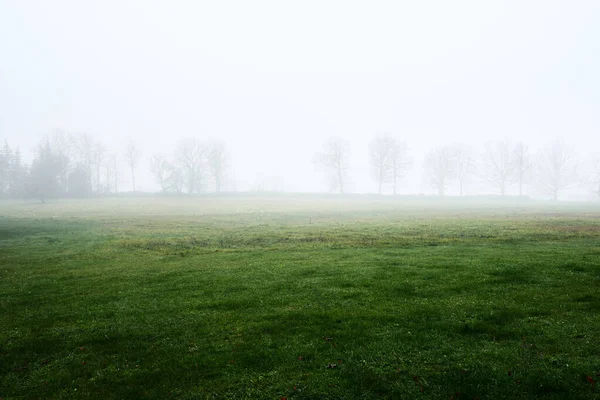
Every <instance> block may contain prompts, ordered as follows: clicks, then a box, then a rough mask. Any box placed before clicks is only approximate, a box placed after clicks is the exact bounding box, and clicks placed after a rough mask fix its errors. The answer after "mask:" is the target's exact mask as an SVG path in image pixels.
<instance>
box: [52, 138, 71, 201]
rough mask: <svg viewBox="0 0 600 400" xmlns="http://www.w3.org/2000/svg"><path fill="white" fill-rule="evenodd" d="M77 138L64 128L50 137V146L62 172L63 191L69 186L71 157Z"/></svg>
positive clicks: (60, 176) (60, 173)
mask: <svg viewBox="0 0 600 400" xmlns="http://www.w3.org/2000/svg"><path fill="white" fill-rule="evenodd" d="M74 145H75V140H74V138H73V136H72V135H70V134H68V133H66V132H65V131H62V130H56V131H54V132H53V133H52V135H51V138H50V146H51V147H52V151H53V153H54V154H55V156H56V158H57V160H58V164H59V168H60V172H59V181H60V186H61V187H62V190H63V191H66V190H67V189H68V187H69V169H70V167H71V162H72V160H71V157H72V154H73V149H74Z"/></svg>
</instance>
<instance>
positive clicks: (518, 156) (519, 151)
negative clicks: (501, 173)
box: [512, 142, 532, 196]
mask: <svg viewBox="0 0 600 400" xmlns="http://www.w3.org/2000/svg"><path fill="white" fill-rule="evenodd" d="M512 164H513V165H512V170H513V173H514V177H515V179H516V181H517V184H518V185H519V196H523V185H524V184H525V181H526V179H527V177H528V174H529V172H530V170H531V166H532V164H531V160H530V157H529V149H528V147H527V146H526V145H525V143H523V142H519V143H517V144H516V146H515V148H514V150H513V155H512Z"/></svg>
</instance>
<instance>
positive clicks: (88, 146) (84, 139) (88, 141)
mask: <svg viewBox="0 0 600 400" xmlns="http://www.w3.org/2000/svg"><path fill="white" fill-rule="evenodd" d="M75 140H76V147H77V150H78V153H79V154H78V158H79V165H80V166H81V168H82V169H83V170H84V171H85V175H86V180H87V183H88V191H91V190H92V165H93V159H94V138H93V137H92V135H90V134H89V133H81V134H79V135H78V136H77V138H76V139H75Z"/></svg>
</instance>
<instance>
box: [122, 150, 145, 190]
mask: <svg viewBox="0 0 600 400" xmlns="http://www.w3.org/2000/svg"><path fill="white" fill-rule="evenodd" d="M141 157H142V152H141V150H140V148H139V147H138V146H137V144H136V143H135V142H133V141H132V140H130V141H129V143H127V146H126V147H125V160H126V161H127V166H128V167H129V169H130V170H131V186H132V189H133V191H134V192H135V170H136V168H137V167H138V164H139V163H140V159H141Z"/></svg>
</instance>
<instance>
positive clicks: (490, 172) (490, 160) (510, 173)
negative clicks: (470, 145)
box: [483, 141, 515, 196]
mask: <svg viewBox="0 0 600 400" xmlns="http://www.w3.org/2000/svg"><path fill="white" fill-rule="evenodd" d="M512 156H513V153H512V152H511V149H510V145H509V143H508V142H507V141H502V142H495V143H488V144H487V145H486V152H485V155H484V160H483V166H484V171H483V178H484V179H485V180H487V181H488V182H489V183H490V184H491V185H492V186H494V187H495V188H496V189H498V190H499V191H500V196H505V195H506V189H507V187H508V185H509V184H510V183H511V182H512V181H513V179H514V176H515V170H514V165H515V164H514V162H513V158H512Z"/></svg>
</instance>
